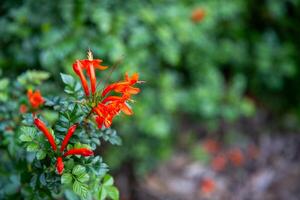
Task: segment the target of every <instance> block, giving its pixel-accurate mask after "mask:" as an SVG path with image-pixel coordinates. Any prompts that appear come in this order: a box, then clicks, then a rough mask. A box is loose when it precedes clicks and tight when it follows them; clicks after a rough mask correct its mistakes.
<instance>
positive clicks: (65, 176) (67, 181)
mask: <svg viewBox="0 0 300 200" xmlns="http://www.w3.org/2000/svg"><path fill="white" fill-rule="evenodd" d="M72 180H73V177H72V174H70V173H64V174H63V175H62V176H61V179H60V181H61V183H62V184H70V183H72Z"/></svg>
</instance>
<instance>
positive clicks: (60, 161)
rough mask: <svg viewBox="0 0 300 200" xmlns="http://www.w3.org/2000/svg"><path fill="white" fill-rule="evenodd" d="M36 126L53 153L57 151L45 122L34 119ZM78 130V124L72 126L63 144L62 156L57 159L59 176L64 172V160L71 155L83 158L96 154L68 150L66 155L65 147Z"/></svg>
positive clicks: (86, 151)
mask: <svg viewBox="0 0 300 200" xmlns="http://www.w3.org/2000/svg"><path fill="white" fill-rule="evenodd" d="M34 124H35V125H36V127H37V128H38V129H39V130H40V131H41V132H42V133H43V134H44V135H45V136H46V138H47V139H48V141H49V143H50V145H51V147H52V149H53V151H56V149H57V147H56V143H55V140H54V137H53V136H52V134H51V133H50V131H49V130H48V129H47V127H46V125H45V124H44V122H42V121H41V120H40V119H38V118H35V119H34ZM76 128H77V124H74V125H72V126H70V128H69V129H68V132H67V134H66V136H65V138H64V140H63V142H62V144H61V147H60V151H59V153H60V154H61V155H62V156H58V157H57V158H56V170H57V172H58V174H62V173H63V171H64V163H63V158H64V157H66V156H70V155H81V156H85V157H87V156H92V155H94V152H93V151H92V150H90V149H88V148H73V149H70V150H68V151H67V152H65V153H64V150H65V147H66V146H67V144H68V142H69V140H70V138H71V137H72V135H73V134H74V132H75V130H76Z"/></svg>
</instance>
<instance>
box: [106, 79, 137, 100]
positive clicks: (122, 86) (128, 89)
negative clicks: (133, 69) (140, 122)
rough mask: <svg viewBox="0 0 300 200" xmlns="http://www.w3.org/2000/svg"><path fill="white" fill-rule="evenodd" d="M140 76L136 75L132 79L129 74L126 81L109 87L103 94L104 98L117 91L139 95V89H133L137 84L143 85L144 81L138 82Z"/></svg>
mask: <svg viewBox="0 0 300 200" xmlns="http://www.w3.org/2000/svg"><path fill="white" fill-rule="evenodd" d="M138 78H139V75H138V73H134V74H133V75H132V76H131V77H129V76H128V74H127V73H126V74H125V81H121V82H117V83H113V84H110V85H108V86H107V87H106V88H105V89H104V90H103V92H102V97H104V96H105V95H107V93H109V92H110V91H115V92H118V93H123V94H129V95H131V94H137V93H139V92H140V89H139V88H135V87H132V86H133V85H134V84H136V83H141V82H142V81H138Z"/></svg>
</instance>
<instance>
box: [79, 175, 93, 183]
mask: <svg viewBox="0 0 300 200" xmlns="http://www.w3.org/2000/svg"><path fill="white" fill-rule="evenodd" d="M89 179H90V176H89V175H88V174H87V173H83V174H81V175H80V176H77V180H78V181H80V182H82V183H85V182H87V181H88V180H89Z"/></svg>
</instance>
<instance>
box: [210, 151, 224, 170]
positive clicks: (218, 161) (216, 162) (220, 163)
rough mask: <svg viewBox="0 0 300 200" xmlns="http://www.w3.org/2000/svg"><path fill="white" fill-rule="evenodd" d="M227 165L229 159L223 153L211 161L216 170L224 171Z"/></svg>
mask: <svg viewBox="0 0 300 200" xmlns="http://www.w3.org/2000/svg"><path fill="white" fill-rule="evenodd" d="M226 165H227V159H226V157H225V156H224V155H223V154H219V155H217V156H216V157H215V158H214V159H213V160H212V162H211V166H212V168H213V169H214V170H215V171H223V170H224V169H225V168H226Z"/></svg>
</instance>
